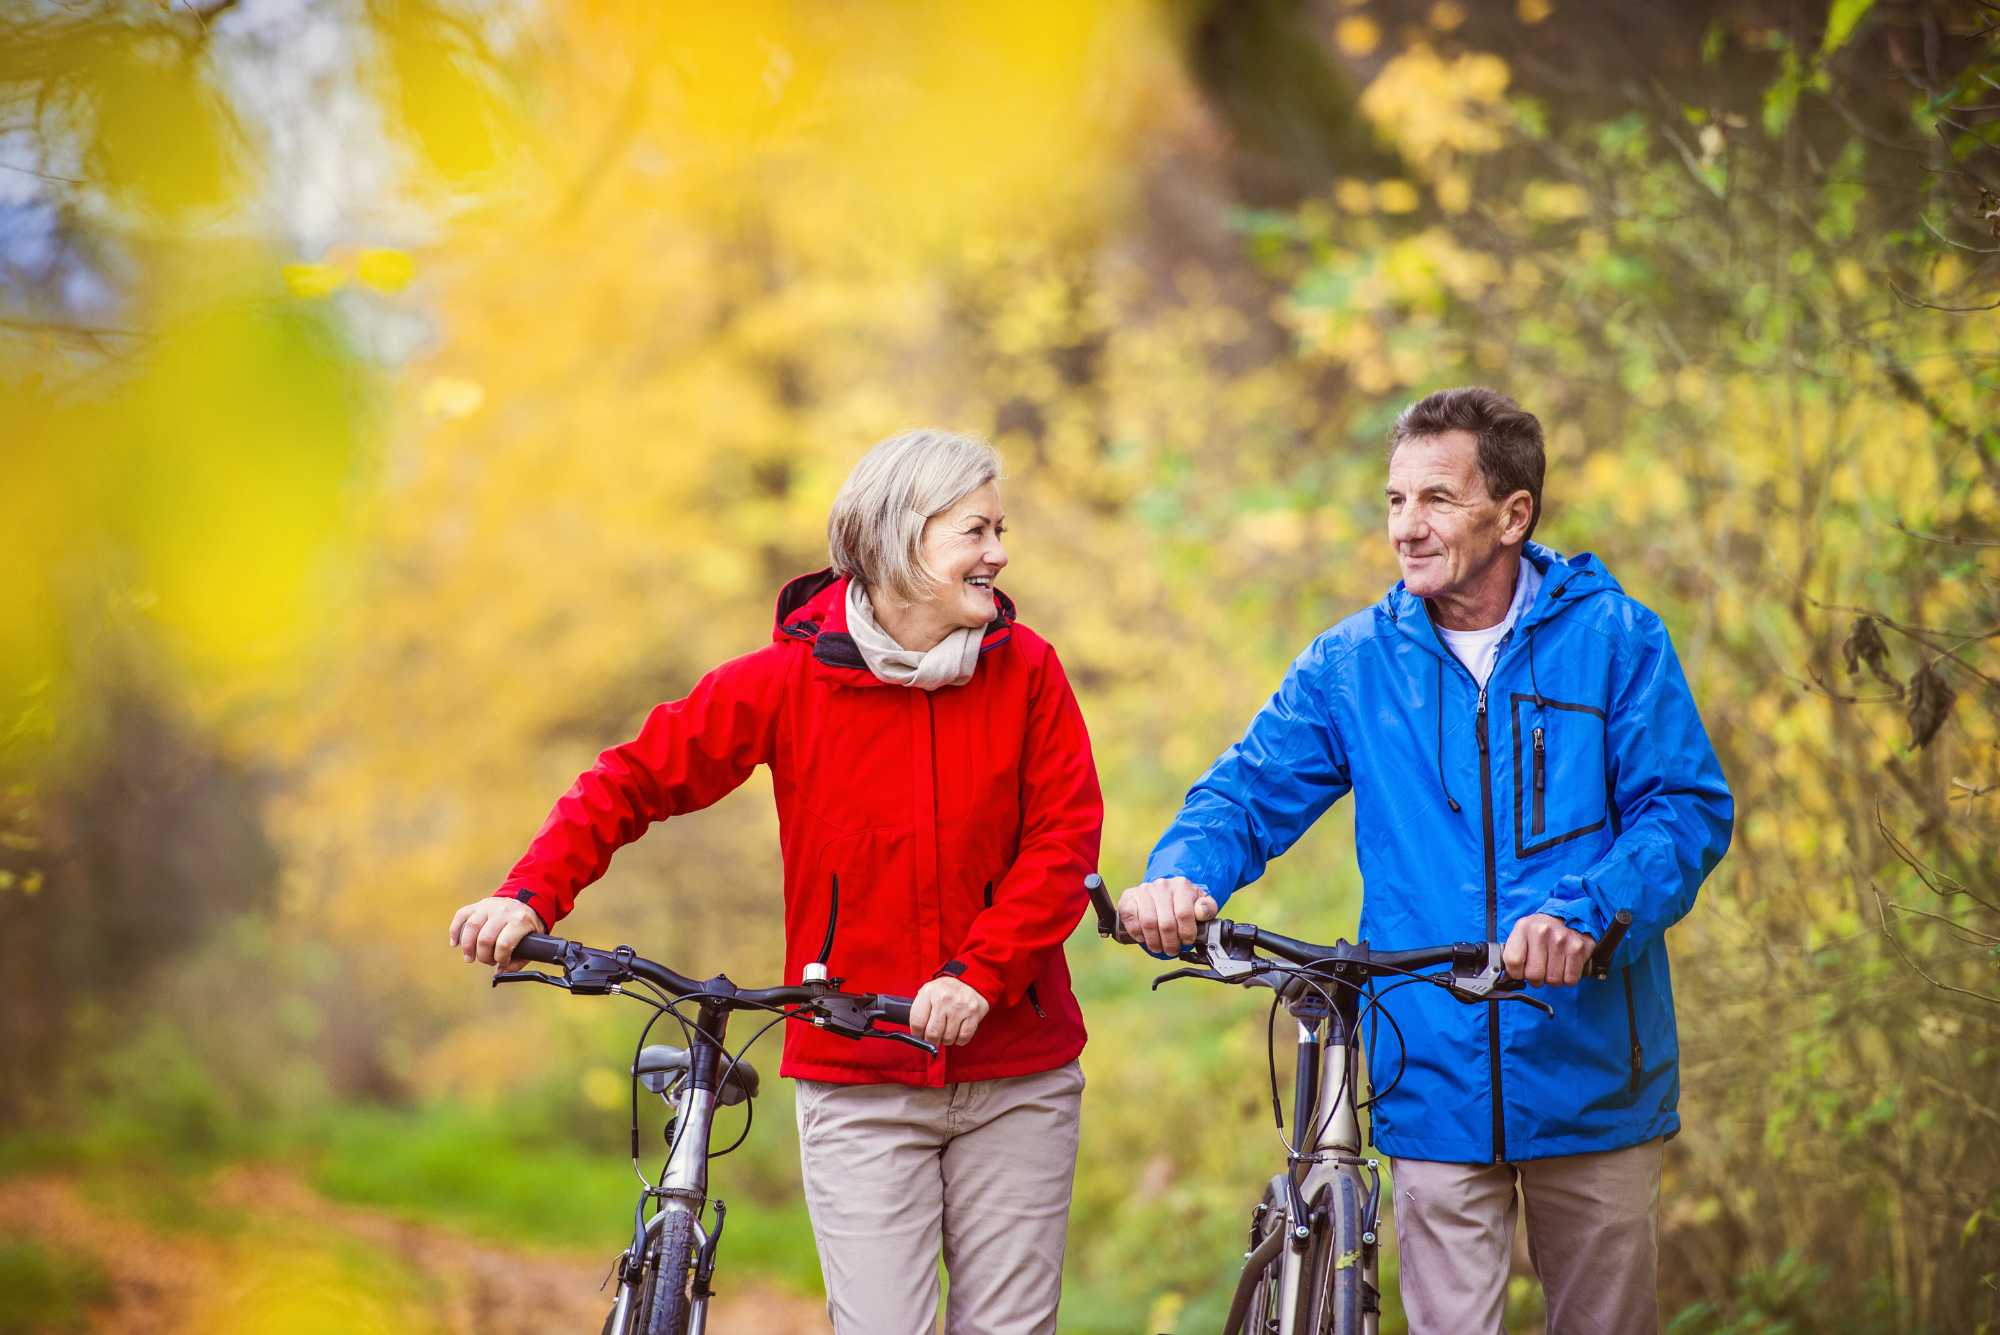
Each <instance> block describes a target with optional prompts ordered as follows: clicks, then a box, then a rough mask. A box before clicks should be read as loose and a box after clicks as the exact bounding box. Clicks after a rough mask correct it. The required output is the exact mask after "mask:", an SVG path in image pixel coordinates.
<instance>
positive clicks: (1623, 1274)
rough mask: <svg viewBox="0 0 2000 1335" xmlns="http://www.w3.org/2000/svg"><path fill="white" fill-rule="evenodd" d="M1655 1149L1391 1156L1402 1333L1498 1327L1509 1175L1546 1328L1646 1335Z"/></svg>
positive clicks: (1656, 1238)
mask: <svg viewBox="0 0 2000 1335" xmlns="http://www.w3.org/2000/svg"><path fill="white" fill-rule="evenodd" d="M1662 1147H1663V1142H1662V1141H1661V1140H1658V1139H1654V1140H1649V1141H1647V1142H1646V1143H1645V1144H1643V1145H1634V1146H1632V1147H1631V1148H1630V1149H1623V1150H1607V1151H1605V1152H1604V1153H1601V1154H1572V1155H1565V1156H1563V1157H1561V1158H1555V1159H1528V1160H1524V1161H1522V1162H1520V1163H1502V1164H1458V1163H1428V1162H1425V1161H1423V1160H1420V1159H1392V1160H1390V1165H1391V1173H1392V1181H1393V1182H1394V1184H1395V1207H1394V1208H1395V1221H1396V1246H1397V1249H1398V1255H1399V1258H1400V1259H1399V1267H1400V1268H1399V1269H1398V1271H1397V1277H1396V1285H1397V1288H1398V1290H1399V1291H1400V1292H1401V1294H1402V1297H1403V1311H1404V1312H1405V1313H1406V1314H1407V1315H1408V1316H1409V1319H1410V1335H1499V1333H1500V1332H1504V1331H1505V1329H1506V1327H1505V1325H1504V1324H1503V1323H1504V1319H1505V1316H1506V1311H1507V1267H1508V1263H1509V1261H1510V1260H1511V1259H1512V1256H1513V1252H1514V1218H1515V1212H1516V1205H1515V1196H1514V1190H1515V1187H1516V1185H1517V1184H1518V1186H1519V1187H1520V1193H1521V1196H1522V1198H1523V1199H1525V1200H1526V1202H1527V1208H1528V1258H1529V1260H1530V1261H1532V1262H1533V1263H1534V1267H1535V1273H1536V1274H1537V1275H1539V1276H1540V1277H1541V1281H1542V1291H1543V1294H1544V1295H1545V1297H1546V1299H1547V1305H1548V1324H1547V1326H1546V1330H1547V1333H1548V1335H1654V1332H1657V1331H1658V1330H1659V1324H1660V1316H1659V1307H1658V1296H1657V1293H1658V1265H1659V1249H1660V1158H1661V1150H1662Z"/></svg>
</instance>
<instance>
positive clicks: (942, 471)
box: [826, 427, 1001, 603]
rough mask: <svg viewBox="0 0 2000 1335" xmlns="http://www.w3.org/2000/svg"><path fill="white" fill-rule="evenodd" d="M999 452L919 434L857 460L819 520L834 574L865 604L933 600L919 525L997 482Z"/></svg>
mask: <svg viewBox="0 0 2000 1335" xmlns="http://www.w3.org/2000/svg"><path fill="white" fill-rule="evenodd" d="M1000 466H1001V460H1000V451H998V450H996V449H994V448H993V447H992V446H991V445H989V444H987V443H986V442H985V441H984V440H982V439H980V438H979V437H978V436H972V435H966V434H963V433H961V432H957V431H940V430H937V429H935V428H932V427H925V428H923V429H921V430H917V431H904V432H902V433H900V434H898V435H894V436H891V437H889V438H888V439H887V440H885V441H883V442H882V443H881V444H880V445H877V446H876V447H875V448H874V449H872V450H870V451H868V453H866V454H864V455H862V456H861V462H860V463H858V464H856V465H854V471H853V472H852V473H849V474H848V475H847V481H845V482H843V483H842V484H841V486H840V494H839V495H837V496H835V497H834V498H833V510H832V511H831V512H830V513H829V514H828V515H827V517H826V545H827V552H828V555H830V556H831V557H832V558H833V568H834V569H835V570H837V571H839V572H840V573H841V574H843V575H846V576H848V577H849V578H850V579H858V580H860V581H861V583H862V584H863V585H865V586H866V587H867V589H868V594H869V597H870V598H877V597H880V596H881V595H882V594H887V595H888V596H889V597H891V598H893V599H895V600H897V601H898V602H902V603H914V602H921V601H924V600H925V599H928V598H931V597H934V596H935V594H936V589H937V586H938V584H940V583H941V582H942V581H941V579H940V577H939V575H938V573H937V572H936V571H935V570H932V569H931V568H930V566H929V565H928V564H926V563H925V561H924V525H925V524H927V523H928V522H930V520H931V519H933V518H934V517H936V516H938V515H941V514H943V513H944V512H945V511H947V510H949V509H951V507H952V506H954V505H957V504H958V503H959V502H960V501H962V500H964V499H965V498H966V497H967V496H969V495H971V494H972V493H973V492H975V491H977V490H979V489H980V488H981V487H983V486H985V485H986V484H987V483H989V482H994V481H997V480H998V479H999V477H1000Z"/></svg>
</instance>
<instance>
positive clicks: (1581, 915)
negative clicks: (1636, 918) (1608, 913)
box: [1535, 896, 1603, 937]
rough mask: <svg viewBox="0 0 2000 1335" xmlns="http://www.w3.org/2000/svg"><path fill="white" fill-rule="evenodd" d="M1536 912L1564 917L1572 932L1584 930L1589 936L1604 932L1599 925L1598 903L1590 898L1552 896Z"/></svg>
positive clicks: (1566, 925)
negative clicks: (1558, 897)
mask: <svg viewBox="0 0 2000 1335" xmlns="http://www.w3.org/2000/svg"><path fill="white" fill-rule="evenodd" d="M1535 912H1536V913H1546V914H1547V915H1548V916H1549V917H1551V918H1560V919H1562V923H1563V926H1565V927H1567V928H1569V929H1570V930H1571V931H1572V932H1582V933H1583V934H1584V935H1585V936H1588V937H1597V936H1601V935H1602V934H1603V929H1602V928H1600V927H1599V926H1598V925H1597V905H1596V903H1594V902H1593V901H1592V900H1590V899H1589V898H1583V899H1557V898H1555V897H1553V896H1551V897H1550V898H1549V899H1548V900H1547V901H1546V902H1544V903H1543V905H1542V906H1541V907H1540V908H1538V909H1536V910H1535Z"/></svg>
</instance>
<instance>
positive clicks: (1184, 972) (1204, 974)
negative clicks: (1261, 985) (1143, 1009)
mask: <svg viewBox="0 0 2000 1335" xmlns="http://www.w3.org/2000/svg"><path fill="white" fill-rule="evenodd" d="M1176 978H1206V979H1208V980H1209V981H1210V982H1212V983H1228V982H1234V981H1235V980H1234V979H1230V978H1224V977H1223V976H1222V975H1221V974H1219V973H1217V972H1216V971H1215V970H1213V969H1175V970H1174V971H1173V972H1172V973H1163V974H1161V975H1160V976H1159V977H1158V978H1155V979H1154V980H1153V990H1154V991H1155V992H1157V991H1159V990H1160V984H1161V983H1171V982H1173V981H1174V980H1175V979H1176Z"/></svg>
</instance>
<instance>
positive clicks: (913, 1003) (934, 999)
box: [910, 977, 993, 1047]
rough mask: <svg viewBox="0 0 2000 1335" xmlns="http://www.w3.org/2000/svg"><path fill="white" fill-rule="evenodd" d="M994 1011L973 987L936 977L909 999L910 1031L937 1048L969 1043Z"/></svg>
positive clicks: (955, 980)
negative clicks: (984, 1020) (987, 1016)
mask: <svg viewBox="0 0 2000 1335" xmlns="http://www.w3.org/2000/svg"><path fill="white" fill-rule="evenodd" d="M991 1009H993V1008H992V1006H991V1005H990V1004H988V1002H987V1000H986V998H985V997H982V996H980V995H979V993H978V992H977V991H976V990H974V988H973V987H972V985H971V984H969V983H962V982H960V981H959V980H958V979H956V978H951V977H945V978H933V979H931V980H930V981H929V982H928V983H925V984H924V985H923V986H922V987H921V988H919V989H917V995H916V996H914V997H912V998H911V999H910V1032H911V1033H913V1034H915V1035H916V1036H917V1037H918V1038H921V1039H923V1040H924V1041H925V1042H926V1043H932V1044H935V1045H937V1046H938V1047H945V1046H947V1045H949V1044H958V1043H970V1042H971V1041H972V1036H973V1035H974V1034H975V1033H977V1032H979V1022H980V1021H981V1020H983V1019H985V1018H986V1012H987V1011H989V1010H991Z"/></svg>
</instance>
